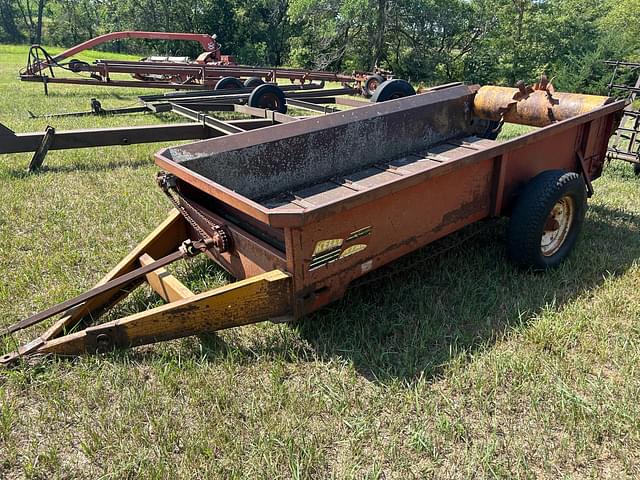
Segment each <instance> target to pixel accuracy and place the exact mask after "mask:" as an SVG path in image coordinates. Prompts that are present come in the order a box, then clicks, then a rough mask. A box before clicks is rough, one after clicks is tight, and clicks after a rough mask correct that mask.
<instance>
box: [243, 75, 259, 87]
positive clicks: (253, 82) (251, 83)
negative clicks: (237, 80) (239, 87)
mask: <svg viewBox="0 0 640 480" xmlns="http://www.w3.org/2000/svg"><path fill="white" fill-rule="evenodd" d="M260 85H264V80H262V79H261V78H260V77H249V78H247V79H246V80H245V81H244V87H245V88H256V87H259V86H260Z"/></svg>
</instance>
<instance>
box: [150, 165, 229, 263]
mask: <svg viewBox="0 0 640 480" xmlns="http://www.w3.org/2000/svg"><path fill="white" fill-rule="evenodd" d="M157 182H158V185H160V188H161V189H162V191H163V192H164V193H165V195H166V196H167V198H169V200H170V201H171V203H173V205H174V207H175V208H176V209H178V211H179V212H180V213H181V214H182V216H183V217H184V218H185V220H187V222H189V224H190V225H191V226H192V227H193V229H194V230H195V231H196V232H197V233H198V234H199V235H200V237H201V239H202V241H203V242H204V243H205V244H208V245H212V246H213V247H215V249H216V250H217V251H218V252H219V253H222V252H225V251H227V250H229V248H230V247H231V237H230V235H229V234H228V233H227V231H226V230H225V229H224V228H223V227H222V226H220V225H218V224H216V223H214V222H212V221H211V220H210V219H208V218H207V217H206V216H204V215H203V214H202V213H200V211H199V210H198V208H196V207H195V206H194V205H193V204H192V203H191V202H190V201H189V200H188V199H187V198H186V197H185V196H183V195H181V194H180V192H179V191H178V189H177V188H176V178H175V176H174V175H171V174H168V173H166V172H160V173H158V177H157ZM174 195H175V196H174ZM176 197H177V198H176ZM185 206H186V207H188V208H189V210H187V208H186V207H185ZM194 216H195V217H198V218H199V219H200V220H201V221H202V222H204V224H205V225H207V226H209V227H210V228H211V231H212V233H213V235H210V234H209V233H207V232H206V231H205V230H204V228H202V226H201V224H199V223H198V222H197V221H196V220H195V219H194V218H193V217H194Z"/></svg>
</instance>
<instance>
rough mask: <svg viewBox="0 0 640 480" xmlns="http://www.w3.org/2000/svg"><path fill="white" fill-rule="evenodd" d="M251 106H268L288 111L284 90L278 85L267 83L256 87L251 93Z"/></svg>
mask: <svg viewBox="0 0 640 480" xmlns="http://www.w3.org/2000/svg"><path fill="white" fill-rule="evenodd" d="M247 103H248V105H249V106H250V107H256V108H266V109H267V110H275V111H276V112H280V113H287V101H286V98H285V95H284V92H283V91H282V89H281V88H280V87H278V86H277V85H273V84H270V83H265V84H264V85H260V86H259V87H256V88H254V89H253V91H252V92H251V95H249V101H248V102H247Z"/></svg>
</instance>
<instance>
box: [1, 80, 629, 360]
mask: <svg viewBox="0 0 640 480" xmlns="http://www.w3.org/2000/svg"><path fill="white" fill-rule="evenodd" d="M544 87H545V88H538V89H528V90H527V89H522V88H521V89H519V90H518V89H502V88H500V87H490V86H489V87H477V86H466V85H454V86H451V87H449V88H444V89H441V90H436V91H432V92H428V93H424V94H420V95H414V96H409V97H405V98H398V99H395V100H390V101H387V102H384V103H377V104H371V105H367V106H362V107H357V108H353V109H350V110H345V111H340V112H335V113H330V114H327V115H321V116H314V117H308V118H305V119H301V120H295V121H290V122H287V123H283V124H280V125H274V126H271V127H266V128H263V129H259V130H254V131H247V132H242V133H238V134H234V135H230V136H227V137H221V138H216V139H211V140H205V141H200V142H196V143H191V144H188V145H181V146H177V147H172V148H167V149H164V150H162V151H160V152H159V153H158V154H157V155H156V163H157V164H158V165H159V166H160V167H161V168H162V169H163V170H164V171H165V172H167V173H166V174H165V175H163V177H162V182H161V183H163V185H164V188H165V190H167V191H170V192H171V195H173V197H172V198H174V201H175V204H176V206H177V209H178V210H177V211H175V210H174V212H173V213H172V214H171V216H170V217H169V219H167V221H165V223H164V224H163V225H161V226H160V227H158V229H157V230H156V232H154V233H153V234H152V235H150V236H149V237H148V238H147V239H146V240H145V241H144V242H143V243H141V244H140V245H139V246H138V248H137V249H136V250H134V252H132V253H131V254H130V255H129V256H128V257H127V258H126V259H125V260H123V262H122V263H121V264H120V265H119V266H118V267H116V268H115V269H114V270H113V271H112V272H111V273H110V274H109V276H107V277H105V279H104V280H103V282H102V283H105V282H108V281H110V280H113V279H116V278H118V277H119V276H122V275H124V274H126V273H127V272H130V271H131V270H133V269H135V268H136V267H138V266H140V265H147V264H149V262H151V261H153V258H159V257H161V256H164V255H167V254H168V253H170V252H172V251H174V250H175V249H176V248H177V247H178V246H179V245H180V244H183V242H184V241H185V240H188V239H190V240H191V241H193V242H201V243H200V245H204V247H201V249H202V250H204V251H205V253H207V254H208V255H209V256H210V257H211V258H212V259H214V260H215V261H216V262H217V263H219V264H220V265H221V266H222V267H223V268H224V269H226V270H227V271H229V272H230V273H231V274H232V275H233V276H234V277H235V278H236V279H238V282H236V283H232V284H230V285H227V286H225V287H222V288H220V289H215V290H212V291H209V292H204V293H201V294H197V295H196V294H193V293H191V292H190V291H188V289H186V287H184V286H183V285H181V284H180V283H179V282H178V281H177V279H175V278H173V277H172V276H170V275H167V274H166V272H164V273H163V272H161V271H160V270H158V271H155V272H153V273H150V274H147V275H146V279H147V281H148V282H149V284H150V285H152V287H154V289H156V291H158V293H159V294H160V295H162V296H163V297H164V298H165V300H167V302H168V303H167V304H166V305H164V306H162V307H158V308H156V309H152V310H149V311H146V312H142V313H139V314H136V315H132V316H129V317H125V318H122V319H119V320H114V321H111V322H107V323H105V324H102V325H98V326H95V327H91V328H89V329H86V330H82V331H79V332H76V333H72V334H69V335H66V336H62V333H64V329H65V328H68V327H69V326H70V325H74V324H75V323H77V322H78V320H79V319H80V318H82V317H84V316H86V315H87V314H89V313H91V312H94V311H98V310H103V309H104V308H105V307H109V306H111V305H112V304H113V303H115V302H117V301H118V300H120V299H121V298H122V297H123V295H122V290H120V289H118V290H112V291H110V292H106V293H105V292H102V294H101V296H98V297H93V298H92V299H90V300H88V301H87V302H85V303H83V304H82V305H80V306H78V307H76V309H75V310H73V311H71V312H70V313H68V314H67V315H66V317H63V318H62V319H61V320H59V321H58V322H57V323H56V324H55V325H54V326H53V327H51V328H50V329H49V331H48V332H46V334H45V335H44V336H41V337H39V341H37V342H35V343H32V344H31V345H27V346H25V347H23V349H22V351H21V352H20V354H28V353H33V352H39V353H58V354H77V353H82V352H85V351H101V350H105V349H108V348H112V347H123V346H133V345H139V344H143V343H150V342H153V341H158V340H163V339H169V338H176V337H180V336H185V335H191V334H194V333H199V332H204V331H211V330H217V329H221V328H228V327H232V326H237V325H243V324H247V323H253V322H257V321H262V320H269V319H270V320H282V319H284V320H290V319H294V318H299V317H301V316H303V315H305V314H307V313H309V312H312V311H314V310H317V309H318V308H320V307H322V306H324V305H326V304H328V303H330V302H331V301H333V300H335V299H337V298H339V297H341V296H342V295H343V294H344V292H345V290H346V288H347V287H348V286H349V284H350V283H351V282H352V281H353V280H355V279H357V278H358V277H361V276H363V275H366V274H367V273H369V272H371V271H373V270H375V269H377V268H379V267H381V266H383V265H385V264H388V263H389V262H392V261H393V260H395V259H397V258H398V257H400V256H402V255H405V254H407V253H409V252H411V251H413V250H416V249H418V248H420V247H422V246H424V245H427V244H428V243H430V242H433V241H434V240H437V239H439V238H441V237H444V236H445V235H448V234H450V233H452V232H454V231H456V230H459V229H461V228H463V227H465V226H466V225H469V224H471V223H473V222H477V221H479V220H482V219H484V218H487V217H492V216H501V215H510V214H511V211H512V208H513V206H514V204H515V203H517V201H518V198H519V197H520V195H521V192H523V191H526V189H527V186H528V185H529V184H530V183H531V182H532V179H534V178H538V176H539V174H541V173H542V172H549V171H551V172H556V171H563V172H575V173H576V174H578V175H579V177H580V178H579V177H578V176H576V175H575V174H569V177H567V178H569V179H572V181H573V182H574V183H575V182H576V181H579V182H584V183H580V185H583V187H581V188H582V189H583V190H585V191H586V190H588V191H589V192H591V182H592V180H593V179H595V178H597V177H598V176H599V175H600V174H601V171H602V167H603V162H604V159H605V154H606V150H607V143H608V140H609V137H610V135H611V133H612V132H613V130H614V128H615V125H616V122H617V121H618V119H619V112H620V111H621V110H622V109H623V107H624V102H614V101H613V100H612V99H609V98H606V97H594V96H586V95H577V96H576V95H568V94H558V93H556V92H553V91H552V89H551V88H549V87H547V86H544ZM503 120H506V121H517V122H519V123H528V124H532V125H537V126H539V127H541V128H538V129H536V130H533V131H531V132H530V133H527V134H525V135H522V136H520V137H517V138H514V139H512V140H509V141H505V142H498V141H496V140H492V139H489V138H491V137H494V135H492V134H491V132H489V134H488V135H487V133H488V131H487V122H488V121H494V122H496V124H497V122H500V121H503ZM496 124H494V126H495V125H496ZM481 135H484V136H485V137H488V138H482V136H481ZM571 175H573V176H571ZM563 178H564V177H563ZM562 182H565V180H562V181H561V182H560V183H558V185H560V184H561V183H562ZM538 183H539V182H538ZM574 190H575V189H574ZM580 194H582V195H585V192H580V191H578V193H577V194H575V192H574V193H571V192H569V193H567V194H563V195H564V196H562V197H561V199H562V201H563V202H565V203H564V205H569V206H570V208H569V207H568V210H567V211H568V212H569V213H568V214H567V215H566V218H568V219H569V220H567V221H572V220H571V219H572V218H574V217H576V216H577V215H578V213H575V212H579V211H580V209H579V207H580V205H578V204H577V203H576V202H577V201H578V200H579V198H580ZM571 195H573V196H571ZM567 199H568V200H567ZM576 199H578V200H576ZM560 203H562V202H559V204H560ZM571 205H573V206H572V207H571ZM558 208H559V207H558ZM558 208H556V207H554V208H553V212H556V213H557V214H558V215H557V217H554V215H556V213H553V212H550V213H549V218H548V219H547V220H546V221H543V222H542V225H541V227H540V228H541V229H542V230H543V231H542V230H541V232H542V233H541V235H543V236H544V235H547V237H549V236H551V237H553V235H555V233H554V232H556V231H560V230H562V228H564V227H563V222H564V220H563V218H564V217H562V214H561V213H558V212H559V209H558ZM571 208H573V210H571ZM178 211H179V213H178ZM571 212H573V213H571ZM545 215H546V214H545ZM543 220H544V219H543ZM565 223H566V222H565ZM568 225H569V227H571V225H570V223H569V224H568ZM569 227H567V228H569ZM567 231H570V230H567ZM547 237H544V238H547ZM566 238H570V236H569V235H566ZM543 243H544V242H543ZM8 357H9V355H7V360H8ZM0 360H2V359H1V358H0Z"/></svg>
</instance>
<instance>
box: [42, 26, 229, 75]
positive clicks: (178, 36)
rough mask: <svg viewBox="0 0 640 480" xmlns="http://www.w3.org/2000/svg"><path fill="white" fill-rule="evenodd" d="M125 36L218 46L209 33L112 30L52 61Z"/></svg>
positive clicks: (211, 46) (55, 57) (212, 49)
mask: <svg viewBox="0 0 640 480" xmlns="http://www.w3.org/2000/svg"><path fill="white" fill-rule="evenodd" d="M125 38H142V39H146V40H186V41H194V42H198V43H199V44H200V45H202V48H204V50H205V51H207V52H213V51H215V50H216V49H217V48H218V43H217V42H216V41H215V39H214V38H213V37H212V36H211V35H207V34H203V33H175V32H135V31H123V32H112V33H107V34H105V35H100V36H99V37H95V38H92V39H90V40H87V41H86V42H82V43H80V44H78V45H76V46H75V47H71V48H69V49H67V50H65V51H64V52H62V53H60V54H58V55H55V56H54V57H53V60H54V61H60V60H64V59H65V58H69V57H70V56H72V55H75V54H76V53H80V52H82V51H84V50H88V49H90V48H93V47H95V46H97V45H101V44H103V43H106V42H112V41H114V40H122V39H125ZM33 67H34V68H36V70H34V71H32V72H31V73H37V72H39V71H41V70H42V69H43V68H46V67H47V64H46V63H44V62H43V63H41V64H40V65H34V66H33Z"/></svg>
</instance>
